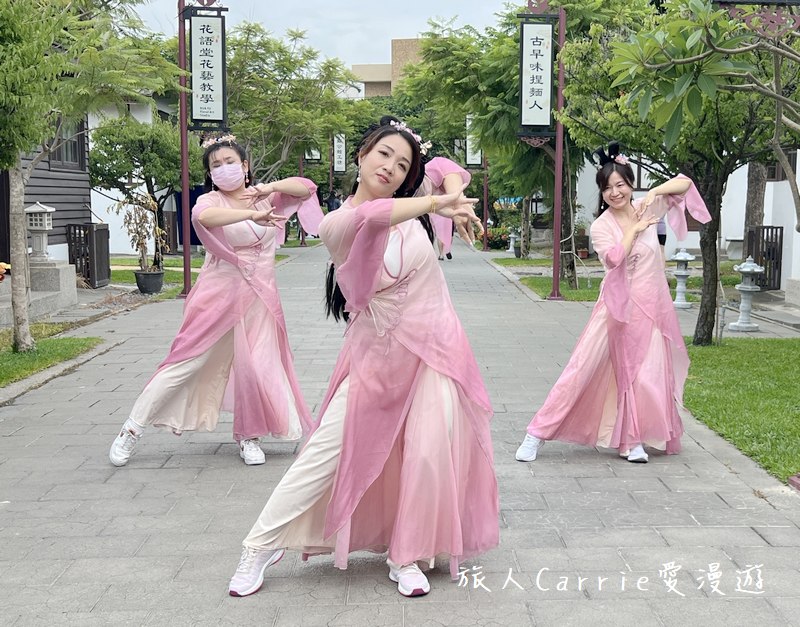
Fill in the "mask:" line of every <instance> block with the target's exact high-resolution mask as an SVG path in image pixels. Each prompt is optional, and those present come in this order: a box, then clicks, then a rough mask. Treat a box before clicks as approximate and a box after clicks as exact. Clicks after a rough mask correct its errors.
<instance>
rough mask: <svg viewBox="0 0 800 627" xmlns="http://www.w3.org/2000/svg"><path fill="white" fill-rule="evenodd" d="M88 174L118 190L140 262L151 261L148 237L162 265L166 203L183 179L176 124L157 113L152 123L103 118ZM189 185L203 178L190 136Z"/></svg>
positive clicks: (157, 264) (98, 183)
mask: <svg viewBox="0 0 800 627" xmlns="http://www.w3.org/2000/svg"><path fill="white" fill-rule="evenodd" d="M92 142H93V144H92V158H91V160H90V162H89V180H90V181H91V184H92V186H93V187H95V188H103V189H109V190H114V191H116V192H118V193H119V194H121V201H120V202H119V203H117V204H116V205H114V207H113V210H114V211H116V212H117V213H122V214H124V221H123V224H124V226H125V228H126V229H127V231H128V235H129V236H130V238H131V246H133V247H134V248H135V249H137V250H138V251H139V266H140V268H141V269H142V270H146V269H148V268H149V267H150V264H149V263H148V261H147V246H148V241H149V240H150V239H151V238H152V239H153V241H154V242H155V243H156V245H155V253H156V254H155V260H154V263H153V266H154V267H155V268H156V269H160V268H162V267H163V262H162V248H163V239H164V237H163V236H164V232H163V223H164V218H163V207H164V203H165V202H166V201H167V199H168V198H169V197H170V196H171V195H172V193H173V191H174V190H175V189H177V188H179V187H180V184H181V148H180V132H179V130H178V127H177V126H175V125H174V124H172V123H171V122H168V121H163V120H161V119H160V118H159V117H158V116H155V115H154V116H153V120H152V123H150V124H148V123H144V122H139V121H138V120H136V119H135V118H134V117H133V116H131V115H123V116H122V117H120V118H112V119H108V120H105V121H103V122H102V123H101V124H100V126H99V127H98V128H97V129H95V130H94V131H93V133H92ZM189 166H190V167H189V185H190V186H192V185H197V184H199V183H201V182H202V181H203V168H202V164H201V154H200V148H199V146H197V143H196V142H189Z"/></svg>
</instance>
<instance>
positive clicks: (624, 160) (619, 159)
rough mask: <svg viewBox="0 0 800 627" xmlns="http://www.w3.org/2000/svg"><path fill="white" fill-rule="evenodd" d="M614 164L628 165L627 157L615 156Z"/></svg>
mask: <svg viewBox="0 0 800 627" xmlns="http://www.w3.org/2000/svg"><path fill="white" fill-rule="evenodd" d="M614 163H618V164H619V165H628V157H626V156H625V155H617V156H616V157H614Z"/></svg>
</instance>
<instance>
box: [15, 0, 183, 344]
mask: <svg viewBox="0 0 800 627" xmlns="http://www.w3.org/2000/svg"><path fill="white" fill-rule="evenodd" d="M131 4H132V2H130V1H128V0H119V1H118V2H115V3H113V4H109V3H106V2H101V1H100V0H97V1H92V0H82V1H69V0H33V1H31V2H22V1H21V0H4V1H3V2H0V77H2V80H3V89H2V90H0V137H2V140H0V167H2V168H7V169H8V172H9V202H10V212H9V213H10V216H9V219H10V224H11V263H12V267H13V272H12V288H11V297H12V308H13V314H14V341H13V344H14V349H15V350H17V351H29V350H33V349H34V348H35V343H34V341H33V337H32V336H31V333H30V328H29V320H28V292H29V285H28V282H27V272H26V268H27V233H26V229H25V216H24V210H23V204H24V189H25V184H26V183H27V181H28V179H29V177H30V174H31V172H32V171H33V169H34V168H35V167H36V164H37V163H39V162H40V161H41V160H42V159H44V158H46V157H47V155H48V154H49V153H50V152H51V151H52V150H53V149H55V148H57V147H58V145H57V144H58V142H59V141H63V139H70V138H62V139H61V140H59V139H55V140H54V139H53V138H60V137H61V136H62V132H61V131H62V129H63V128H69V127H70V125H72V124H74V123H75V122H78V121H80V120H82V119H83V118H84V117H85V116H86V114H87V113H88V112H90V111H98V110H100V109H102V108H104V107H107V106H109V105H118V106H120V107H122V106H123V105H124V103H125V102H129V101H131V100H137V101H142V100H149V96H148V95H147V94H152V93H156V92H159V91H160V90H163V89H164V88H165V86H166V85H169V84H174V82H176V81H177V73H178V69H177V68H176V67H175V66H173V65H171V64H169V63H167V62H166V61H165V60H164V59H163V57H162V56H161V54H160V51H159V46H157V45H155V42H154V40H153V39H151V38H146V37H141V36H139V35H138V34H137V33H138V30H137V29H138V26H139V23H138V21H137V20H136V19H133V17H132V14H131V13H130V10H129V7H130V5H131ZM29 155H33V156H32V159H27V158H25V157H26V156H29Z"/></svg>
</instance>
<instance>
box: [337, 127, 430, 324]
mask: <svg viewBox="0 0 800 627" xmlns="http://www.w3.org/2000/svg"><path fill="white" fill-rule="evenodd" d="M388 135H400V136H401V137H402V138H403V139H405V140H406V141H407V142H408V144H409V146H411V165H410V166H409V168H408V172H407V173H406V177H405V179H404V180H403V182H402V183H401V184H400V187H398V188H397V191H395V193H394V195H393V198H410V197H411V196H413V195H414V193H415V192H416V191H417V189H418V188H419V186H420V185H422V180H423V179H424V178H425V167H424V165H423V156H424V155H423V154H422V153H423V152H427V147H428V145H427V144H422V139H421V138H420V136H419V135H418V134H417V133H415V132H414V130H413V129H411V128H409V127H408V126H407V125H406V123H405V122H402V121H400V120H398V119H397V118H396V117H394V116H391V115H385V116H383V117H382V118H381V119H380V121H379V122H378V123H377V124H371V125H370V126H369V127H368V128H367V130H366V131H364V134H363V135H362V136H361V140H360V141H359V142H358V145H357V146H356V147H355V150H354V151H353V163H355V164H356V166H358V162H359V159H360V157H361V155H365V154H367V153H368V152H369V151H371V150H372V149H373V148H374V147H375V145H376V144H377V143H378V141H380V139H381V138H383V137H386V136H388ZM422 147H424V148H423V149H421V148H422ZM356 190H358V179H356V181H355V182H354V183H353V188H352V191H351V193H352V194H355V193H356ZM417 220H419V221H420V222H421V223H422V226H423V227H424V228H425V232H426V233H427V234H428V239H429V240H430V241H431V244H432V243H433V240H434V235H433V226H432V225H431V220H430V218H429V217H428V215H427V214H425V215H423V216H420V217H418V218H417ZM346 305H347V300H346V299H345V297H344V294H342V290H341V289H339V284H338V283H337V282H336V268H335V267H334V265H333V263H330V264H328V270H327V273H326V276H325V314H326V316H328V317H329V316H333V319H334V320H336V321H337V322H338V321H339V320H340V319H342V318H343V319H344V320H345V322H346V321H347V320H348V318H349V314H348V313H347V311H345V307H346Z"/></svg>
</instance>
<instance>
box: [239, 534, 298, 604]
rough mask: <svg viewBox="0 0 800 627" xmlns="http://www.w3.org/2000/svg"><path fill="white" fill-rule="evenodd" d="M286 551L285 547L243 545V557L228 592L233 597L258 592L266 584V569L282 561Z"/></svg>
mask: <svg viewBox="0 0 800 627" xmlns="http://www.w3.org/2000/svg"><path fill="white" fill-rule="evenodd" d="M284 553H286V551H285V550H284V549H253V548H250V547H247V546H245V547H242V557H241V558H240V559H239V566H237V567H236V572H235V573H234V575H233V577H231V582H230V584H228V594H230V595H231V596H232V597H246V596H247V595H248V594H253V593H254V592H258V591H259V590H260V589H261V586H262V585H263V584H264V571H265V570H267V568H269V567H270V566H272V565H273V564H277V563H278V562H280V561H281V558H282V557H283V555H284Z"/></svg>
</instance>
